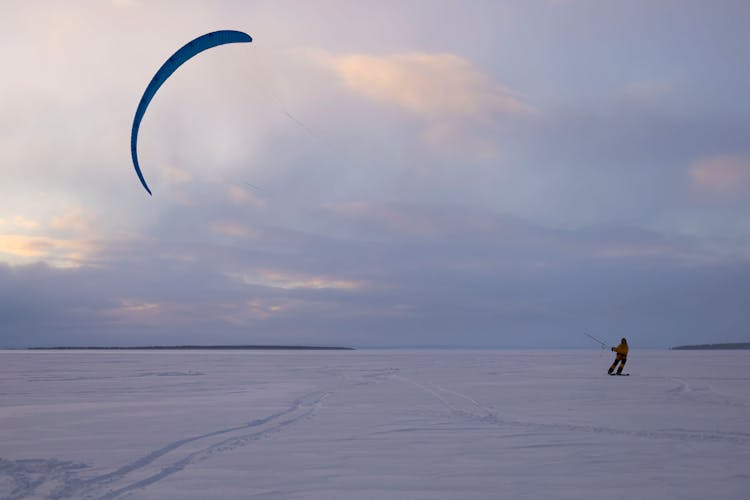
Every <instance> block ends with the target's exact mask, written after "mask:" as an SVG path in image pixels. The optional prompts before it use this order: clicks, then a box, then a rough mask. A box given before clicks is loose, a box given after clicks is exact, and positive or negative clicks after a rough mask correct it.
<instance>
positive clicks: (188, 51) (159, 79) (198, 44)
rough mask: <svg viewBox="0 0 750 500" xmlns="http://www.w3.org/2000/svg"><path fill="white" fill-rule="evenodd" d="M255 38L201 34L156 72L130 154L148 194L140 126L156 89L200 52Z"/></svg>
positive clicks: (238, 34)
mask: <svg viewBox="0 0 750 500" xmlns="http://www.w3.org/2000/svg"><path fill="white" fill-rule="evenodd" d="M252 41H253V39H252V37H251V36H250V35H248V34H247V33H243V32H241V31H233V30H221V31H214V32H212V33H206V34H205V35H203V36H199V37H198V38H196V39H195V40H193V41H191V42H188V43H187V44H185V45H184V46H183V47H182V48H181V49H180V50H178V51H177V52H175V53H174V54H172V57H170V58H169V59H167V62H165V63H164V64H163V65H162V67H161V68H159V71H157V72H156V74H155V75H154V77H153V78H152V79H151V81H150V82H149V84H148V87H146V91H145V92H144V93H143V97H141V102H139V103H138V109H137V110H136V111H135V118H133V130H132V132H131V133H130V155H131V156H132V157H133V166H134V167H135V173H136V174H138V178H139V179H140V180H141V184H143V187H144V188H146V191H148V194H151V190H150V189H149V188H148V185H147V184H146V179H144V178H143V173H141V168H140V166H139V165H138V128H139V127H140V126H141V120H142V119H143V115H144V114H145V113H146V108H148V104H149V103H150V102H151V99H153V98H154V95H155V94H156V91H157V90H159V87H161V86H162V84H163V83H164V82H165V81H167V78H169V77H170V75H171V74H172V73H174V72H175V71H176V70H177V68H179V67H180V66H182V65H183V63H185V62H186V61H187V60H188V59H191V58H192V57H194V56H196V55H198V54H200V53H201V52H203V51H204V50H208V49H211V48H213V47H217V46H219V45H224V44H227V43H246V42H252Z"/></svg>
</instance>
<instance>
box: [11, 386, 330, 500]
mask: <svg viewBox="0 0 750 500" xmlns="http://www.w3.org/2000/svg"><path fill="white" fill-rule="evenodd" d="M329 395H330V393H327V392H318V391H316V392H314V393H311V394H308V395H307V396H303V397H301V398H299V399H297V400H295V401H294V402H293V403H292V405H291V406H290V407H288V408H286V409H285V410H283V411H280V412H278V413H275V414H273V415H270V416H268V417H264V418H261V419H257V420H253V421H251V422H248V423H246V424H243V425H239V426H236V427H230V428H227V429H220V430H216V431H213V432H209V433H206V434H201V435H198V436H192V437H189V438H185V439H180V440H178V441H174V442H172V443H169V444H167V445H166V446H163V447H161V448H159V449H157V450H154V451H152V452H151V453H148V454H147V455H144V456H142V457H140V458H138V459H136V460H134V461H132V462H130V463H128V464H126V465H123V466H122V467H120V468H118V469H116V470H114V471H112V472H109V473H107V474H102V475H99V476H95V477H92V478H88V479H81V478H80V477H78V475H77V474H76V471H78V470H80V469H83V468H85V467H87V466H86V465H85V464H78V463H73V462H61V461H58V460H55V459H49V460H18V461H9V460H2V459H0V475H6V476H9V477H10V478H11V480H12V481H13V483H14V489H13V490H12V493H11V495H10V496H9V497H8V498H9V500H10V499H14V500H15V499H20V498H24V497H27V496H29V495H35V494H37V495H38V494H40V493H41V494H42V496H43V497H44V498H47V499H65V498H95V499H102V500H103V499H112V498H117V497H119V496H121V495H123V494H125V493H127V492H130V491H132V490H135V489H139V488H145V487H147V486H149V485H151V484H154V483H156V482H158V481H161V480H162V479H164V478H166V477H169V476H171V475H172V474H175V473H177V472H179V471H181V470H183V469H185V468H186V467H188V466H190V465H191V464H194V463H198V462H201V461H203V460H206V459H208V458H210V457H211V456H212V455H214V454H216V453H223V452H227V451H231V450H233V449H235V448H238V447H241V446H245V445H247V444H249V443H250V442H252V441H256V440H258V439H261V438H264V437H267V436H269V435H271V434H274V433H276V432H280V431H282V430H283V429H284V428H286V427H289V426H290V425H292V424H294V423H296V422H299V421H300V420H303V419H306V418H310V417H311V416H313V414H314V413H316V412H317V411H318V410H319V409H320V408H321V406H322V404H323V401H324V400H325V399H326V398H327V397H328V396H329ZM247 431H251V432H247ZM217 437H219V438H220V439H218V440H215V439H213V440H212V438H217ZM198 441H208V444H205V445H204V446H203V447H202V448H200V449H198V450H197V451H191V452H184V453H182V454H180V451H181V448H183V447H185V445H187V444H190V443H195V442H198ZM139 474H140V475H141V476H144V477H140V478H138V479H135V480H133V479H131V477H132V476H134V475H139ZM49 485H53V486H52V488H49ZM43 486H47V487H48V488H47V489H49V490H50V491H49V492H47V493H44V492H42V491H40V490H41V489H42V487H43ZM103 490H106V491H103Z"/></svg>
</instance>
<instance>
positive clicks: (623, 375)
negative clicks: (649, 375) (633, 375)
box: [607, 373, 630, 377]
mask: <svg viewBox="0 0 750 500" xmlns="http://www.w3.org/2000/svg"><path fill="white" fill-rule="evenodd" d="M607 375H609V376H610V377H629V376H630V374H629V373H608V374H607Z"/></svg>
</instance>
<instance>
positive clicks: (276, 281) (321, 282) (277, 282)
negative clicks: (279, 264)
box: [238, 270, 362, 290]
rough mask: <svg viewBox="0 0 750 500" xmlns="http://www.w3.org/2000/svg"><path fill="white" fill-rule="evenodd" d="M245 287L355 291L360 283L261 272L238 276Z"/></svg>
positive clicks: (303, 275)
mask: <svg viewBox="0 0 750 500" xmlns="http://www.w3.org/2000/svg"><path fill="white" fill-rule="evenodd" d="M238 278H239V279H240V281H242V283H244V284H246V285H260V286H267V287H272V288H280V289H283V290H326V289H333V290H356V289H358V288H361V287H362V283H361V282H358V281H353V280H346V279H340V278H335V277H330V276H324V275H308V274H304V273H290V272H285V271H273V270H263V271H259V272H256V273H246V274H242V275H240V276H238Z"/></svg>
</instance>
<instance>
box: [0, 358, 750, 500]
mask: <svg viewBox="0 0 750 500" xmlns="http://www.w3.org/2000/svg"><path fill="white" fill-rule="evenodd" d="M609 354H610V353H602V352H600V351H596V350H592V351H460V350H455V351H411V350H410V351H387V350H383V351H376V350H369V351H368V350H359V351H345V352H341V351H336V352H333V351H309V352H303V351H295V352H261V351H0V498H139V499H140V498H148V499H152V498H153V499H170V498H171V499H206V498H220V499H222V500H228V499H236V498H279V499H287V498H289V499H296V498H316V499H338V498H345V499H369V498H388V499H412V498H424V499H472V498H491V499H495V498H507V499H547V498H553V499H558V498H559V499H576V500H578V499H588V498H591V499H603V498H607V499H608V500H611V499H620V498H624V499H652V498H653V499H660V500H665V499H672V498H675V499H701V500H703V499H707V498H713V499H730V498H732V499H733V498H736V499H740V498H742V499H745V498H749V496H748V495H749V493H748V492H750V429H748V423H749V422H750V383H748V381H750V372H749V371H748V367H749V366H750V365H749V364H748V359H747V356H748V353H747V352H742V351H733V352H727V351H723V352H721V351H702V352H698V351H638V350H637V349H634V350H632V351H631V356H630V360H629V364H628V367H627V370H626V371H629V372H631V373H632V376H630V377H608V376H607V375H606V374H605V371H606V369H607V367H608V365H609V363H610V362H611V356H610V355H609Z"/></svg>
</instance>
